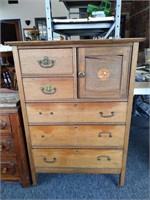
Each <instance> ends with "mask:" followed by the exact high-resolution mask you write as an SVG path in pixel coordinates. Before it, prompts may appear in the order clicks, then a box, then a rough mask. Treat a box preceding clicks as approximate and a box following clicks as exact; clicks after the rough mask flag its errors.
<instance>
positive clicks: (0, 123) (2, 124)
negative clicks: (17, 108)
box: [0, 115, 11, 134]
mask: <svg viewBox="0 0 150 200" xmlns="http://www.w3.org/2000/svg"><path fill="white" fill-rule="evenodd" d="M0 133H1V134H6V133H11V126H10V118H9V115H0Z"/></svg>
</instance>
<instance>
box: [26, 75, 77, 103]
mask: <svg viewBox="0 0 150 200" xmlns="http://www.w3.org/2000/svg"><path fill="white" fill-rule="evenodd" d="M23 84H24V91H25V97H26V100H27V101H40V100H51V99H65V98H73V89H74V88H73V78H67V79H66V78H61V79H59V78H24V79H23Z"/></svg>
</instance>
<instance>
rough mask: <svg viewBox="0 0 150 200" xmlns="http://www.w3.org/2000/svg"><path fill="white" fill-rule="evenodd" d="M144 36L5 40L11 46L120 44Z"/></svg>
mask: <svg viewBox="0 0 150 200" xmlns="http://www.w3.org/2000/svg"><path fill="white" fill-rule="evenodd" d="M143 41H145V38H122V39H97V40H91V39H84V40H59V41H58V40H55V41H14V42H11V41H10V42H6V43H5V44H6V45H11V46H50V45H52V46H57V45H66V46H67V45H75V46H80V45H102V44H122V43H134V42H143Z"/></svg>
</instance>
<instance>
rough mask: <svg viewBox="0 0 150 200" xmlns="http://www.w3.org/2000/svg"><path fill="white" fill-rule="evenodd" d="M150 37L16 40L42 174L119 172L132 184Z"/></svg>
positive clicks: (36, 168)
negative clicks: (141, 63) (142, 59)
mask: <svg viewBox="0 0 150 200" xmlns="http://www.w3.org/2000/svg"><path fill="white" fill-rule="evenodd" d="M140 41H143V39H142V38H141V39H117V40H80V41H47V42H42V41H41V42H40V41H37V42H23V43H21V42H20V43H19V42H18V43H17V42H15V43H13V42H12V43H9V44H11V45H13V46H14V47H13V55H14V59H15V66H16V71H17V78H18V85H19V93H20V98H21V105H22V111H23V118H24V124H25V130H26V139H27V144H28V151H29V157H30V164H31V167H32V178H33V182H34V184H36V182H37V180H36V173H45V172H47V173H114V174H120V186H123V185H124V177H125V168H126V160H127V150H128V138H129V129H130V119H131V109H132V95H133V83H134V78H135V76H134V75H135V68H136V62H137V54H138V44H139V42H140Z"/></svg>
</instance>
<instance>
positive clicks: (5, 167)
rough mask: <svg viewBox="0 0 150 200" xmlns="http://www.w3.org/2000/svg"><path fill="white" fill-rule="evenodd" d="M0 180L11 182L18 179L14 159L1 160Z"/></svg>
mask: <svg viewBox="0 0 150 200" xmlns="http://www.w3.org/2000/svg"><path fill="white" fill-rule="evenodd" d="M0 170H1V179H3V180H4V179H6V180H11V179H14V178H16V179H18V178H19V171H18V166H17V161H16V158H15V157H5V158H3V157H2V158H1V162H0Z"/></svg>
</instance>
